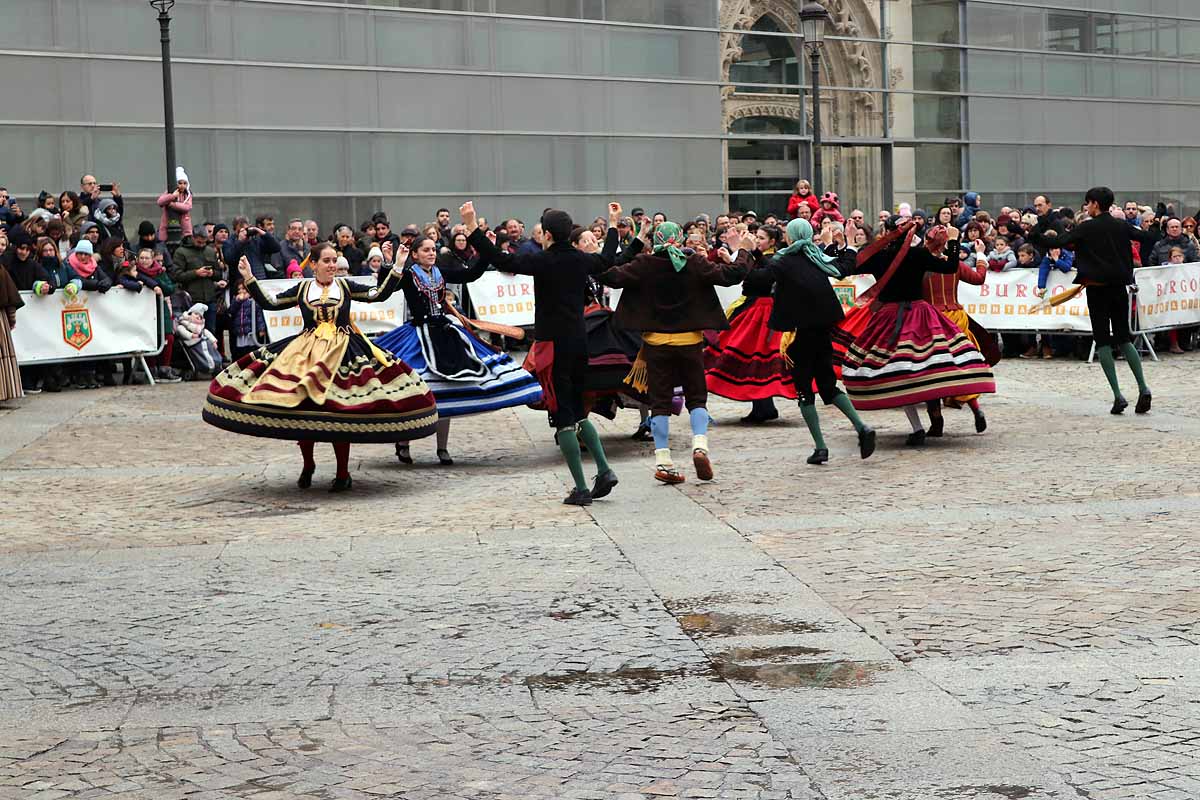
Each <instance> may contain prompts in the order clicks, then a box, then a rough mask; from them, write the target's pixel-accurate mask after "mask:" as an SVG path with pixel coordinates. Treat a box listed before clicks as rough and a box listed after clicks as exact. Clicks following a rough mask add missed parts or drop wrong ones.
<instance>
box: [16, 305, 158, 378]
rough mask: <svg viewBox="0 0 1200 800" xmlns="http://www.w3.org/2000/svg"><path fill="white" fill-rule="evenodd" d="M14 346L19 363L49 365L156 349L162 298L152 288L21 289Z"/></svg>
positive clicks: (149, 351) (154, 350)
mask: <svg viewBox="0 0 1200 800" xmlns="http://www.w3.org/2000/svg"><path fill="white" fill-rule="evenodd" d="M21 299H22V300H24V301H25V305H24V306H23V307H21V308H20V309H18V310H17V326H16V327H15V328H13V332H12V333H13V347H14V348H15V349H16V352H17V361H18V363H21V364H51V363H54V362H59V361H71V360H73V359H80V358H85V359H86V358H111V357H113V356H121V355H129V354H133V353H157V352H158V351H159V349H160V348H161V347H162V343H161V342H160V341H159V321H158V314H159V308H160V306H159V303H158V300H157V298H156V297H155V295H154V293H153V292H150V291H143V292H131V291H128V290H127V289H121V288H115V289H110V290H109V291H107V292H105V293H103V294H101V293H100V292H80V293H79V294H78V295H77V296H76V297H74V298H71V297H68V296H67V293H66V292H63V291H61V290H60V291H57V292H55V293H54V294H50V295H39V296H34V294H33V293H32V292H21Z"/></svg>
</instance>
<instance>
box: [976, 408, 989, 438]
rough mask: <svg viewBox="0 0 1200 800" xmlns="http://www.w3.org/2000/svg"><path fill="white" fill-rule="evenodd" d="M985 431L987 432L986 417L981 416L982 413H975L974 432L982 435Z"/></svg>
mask: <svg viewBox="0 0 1200 800" xmlns="http://www.w3.org/2000/svg"><path fill="white" fill-rule="evenodd" d="M986 430H987V417H985V416H984V415H983V412H982V411H978V412H976V413H975V432H976V433H983V432H984V431H986Z"/></svg>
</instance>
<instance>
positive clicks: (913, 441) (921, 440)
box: [904, 430, 925, 447]
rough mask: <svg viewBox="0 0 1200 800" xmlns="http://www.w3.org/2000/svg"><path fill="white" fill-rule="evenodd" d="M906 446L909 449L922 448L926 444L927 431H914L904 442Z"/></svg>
mask: <svg viewBox="0 0 1200 800" xmlns="http://www.w3.org/2000/svg"><path fill="white" fill-rule="evenodd" d="M904 444H905V445H907V446H908V447H921V446H923V445H924V444H925V431H923V430H920V431H913V432H912V433H910V434H909V435H908V438H907V439H905V440H904Z"/></svg>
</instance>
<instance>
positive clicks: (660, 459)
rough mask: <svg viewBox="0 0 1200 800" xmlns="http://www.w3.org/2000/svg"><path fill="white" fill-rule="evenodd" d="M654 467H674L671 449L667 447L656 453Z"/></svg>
mask: <svg viewBox="0 0 1200 800" xmlns="http://www.w3.org/2000/svg"><path fill="white" fill-rule="evenodd" d="M654 466H656V467H673V466H675V463H674V462H673V461H671V448H669V447H666V448H663V449H662V450H655V451H654Z"/></svg>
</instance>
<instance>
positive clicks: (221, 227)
mask: <svg viewBox="0 0 1200 800" xmlns="http://www.w3.org/2000/svg"><path fill="white" fill-rule="evenodd" d="M201 227H203V226H201ZM228 230H229V226H228V225H226V224H225V223H224V222H218V223H217V224H216V225H213V236H216V235H217V234H218V233H220V232H221V231H228Z"/></svg>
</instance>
